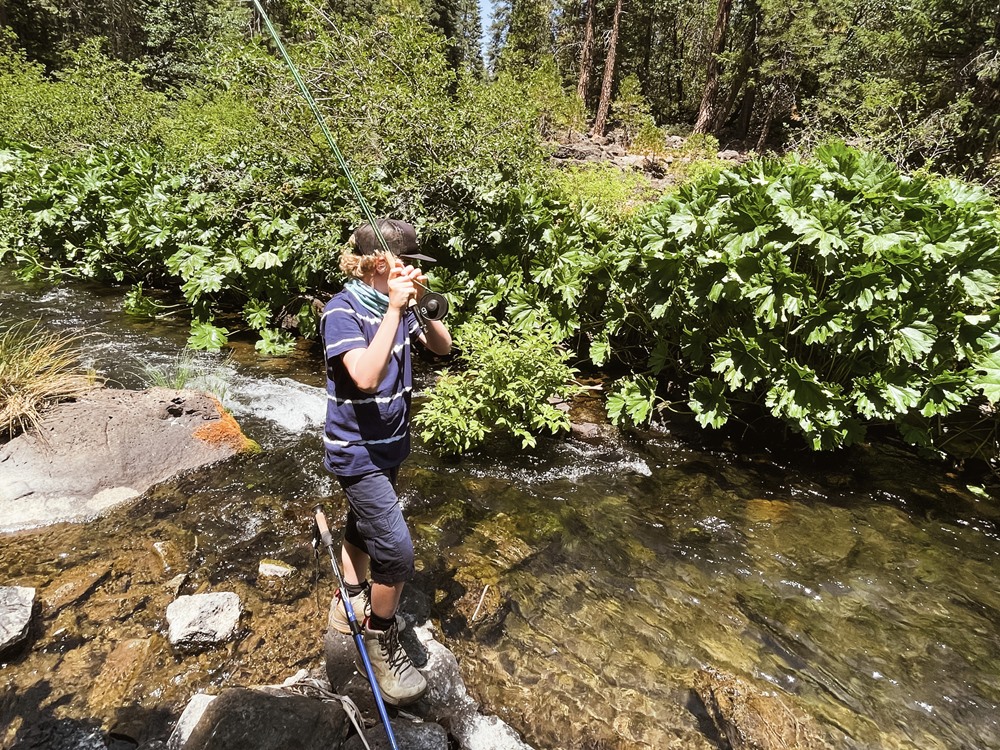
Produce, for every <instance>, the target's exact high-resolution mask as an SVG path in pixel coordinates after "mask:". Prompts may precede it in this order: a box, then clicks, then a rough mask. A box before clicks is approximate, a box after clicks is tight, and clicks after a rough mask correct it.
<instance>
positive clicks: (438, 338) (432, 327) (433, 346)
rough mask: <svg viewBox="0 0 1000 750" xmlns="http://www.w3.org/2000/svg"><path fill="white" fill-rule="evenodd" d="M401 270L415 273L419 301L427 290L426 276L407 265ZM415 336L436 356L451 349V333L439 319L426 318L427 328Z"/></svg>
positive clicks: (444, 353) (442, 354)
mask: <svg viewBox="0 0 1000 750" xmlns="http://www.w3.org/2000/svg"><path fill="white" fill-rule="evenodd" d="M403 270H404V272H406V271H410V270H412V271H414V272H415V274H416V275H415V276H414V278H415V279H416V281H417V282H419V285H418V286H417V287H416V295H415V297H416V300H417V302H420V300H421V299H422V298H423V296H424V294H425V293H426V290H427V277H426V276H424V274H423V273H421V272H420V270H419V269H414V268H413V267H412V266H407V267H406V268H404V269H403ZM417 338H418V339H419V341H420V343H421V344H423V345H424V346H426V347H427V348H428V349H430V350H431V351H432V352H434V353H435V354H437V355H438V356H441V357H443V356H444V355H446V354H448V353H449V352H450V351H451V333H449V332H448V327H447V326H445V324H444V323H442V322H441V321H440V320H428V321H427V328H426V329H425V330H423V331H421V333H420V335H419V336H418V337H417Z"/></svg>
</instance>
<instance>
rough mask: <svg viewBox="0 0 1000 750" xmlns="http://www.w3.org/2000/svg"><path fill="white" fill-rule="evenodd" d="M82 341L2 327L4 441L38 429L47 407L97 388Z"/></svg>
mask: <svg viewBox="0 0 1000 750" xmlns="http://www.w3.org/2000/svg"><path fill="white" fill-rule="evenodd" d="M80 344H81V337H80V336H76V335H72V334H63V333H51V332H48V331H44V330H41V329H40V328H39V327H38V326H37V324H36V325H30V324H26V323H18V324H10V323H3V324H0V438H12V437H14V436H15V435H17V434H18V433H19V432H21V431H23V430H26V429H28V428H30V427H33V426H35V425H37V424H38V421H39V419H40V413H41V411H42V410H43V409H44V408H45V406H46V405H48V404H52V403H55V402H58V401H64V400H66V399H72V398H76V397H78V396H81V395H83V394H84V393H86V392H87V391H89V390H91V389H93V388H95V387H97V385H98V383H97V380H96V378H95V377H94V375H93V373H92V372H90V371H89V370H87V369H85V368H84V367H82V366H81V365H80V363H79V358H80Z"/></svg>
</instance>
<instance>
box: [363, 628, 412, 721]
mask: <svg viewBox="0 0 1000 750" xmlns="http://www.w3.org/2000/svg"><path fill="white" fill-rule="evenodd" d="M364 640H365V651H367V652H368V660H369V661H370V662H371V664H372V671H373V672H374V673H375V679H376V680H377V681H378V686H379V690H380V691H381V693H382V698H383V700H385V702H386V703H391V704H392V705H393V706H405V705H407V704H409V703H413V702H415V701H418V700H420V698H421V697H422V696H423V694H424V693H425V692H427V680H425V679H424V676H423V675H422V674H420V672H418V671H417V668H416V667H415V666H413V662H412V661H410V657H409V656H408V655H407V654H406V651H405V650H404V649H403V647H402V645H401V644H400V643H399V628H398V627H397V626H396V623H393V624H392V626H391V627H390V628H389V629H388V630H372V629H371V628H369V627H368V620H367V619H366V620H365V629H364ZM357 665H358V670H359V671H360V672H361V673H362V674H364V671H365V667H364V664H363V663H362V662H361V659H360V657H359V658H358V660H357Z"/></svg>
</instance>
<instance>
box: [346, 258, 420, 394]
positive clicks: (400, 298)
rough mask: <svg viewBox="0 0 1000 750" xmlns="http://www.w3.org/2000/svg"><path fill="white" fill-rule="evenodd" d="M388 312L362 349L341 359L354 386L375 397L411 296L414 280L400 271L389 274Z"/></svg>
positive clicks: (352, 351) (398, 269) (351, 351)
mask: <svg viewBox="0 0 1000 750" xmlns="http://www.w3.org/2000/svg"><path fill="white" fill-rule="evenodd" d="M388 283H389V309H388V310H386V313H385V315H384V316H383V317H382V322H381V323H380V324H379V327H378V330H377V331H376V332H375V337H374V338H373V339H372V340H371V342H370V343H369V344H368V346H367V347H366V348H364V349H351V350H350V351H348V352H345V353H344V355H343V361H344V367H346V368H347V372H348V374H349V375H350V376H351V379H352V380H353V381H354V384H355V385H357V386H358V388H359V389H361V390H362V391H364V392H365V393H375V392H376V391H377V390H378V386H379V383H381V382H382V380H383V378H385V374H386V372H387V370H388V369H389V360H390V358H391V357H392V346H393V344H394V342H395V341H396V330H397V329H398V328H399V322H400V321H401V320H402V318H403V310H404V309H405V308H406V305H407V304H408V303H409V301H410V297H411V296H412V295H413V294H414V291H415V289H416V287H415V286H414V284H413V276H412V275H410V274H405V273H404V272H403V269H401V268H399V267H398V266H397V267H396V268H393V269H392V270H391V271H390V272H389V282H388Z"/></svg>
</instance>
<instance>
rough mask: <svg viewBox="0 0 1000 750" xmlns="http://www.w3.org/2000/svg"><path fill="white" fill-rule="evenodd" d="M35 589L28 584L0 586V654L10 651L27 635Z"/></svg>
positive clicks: (33, 604)
mask: <svg viewBox="0 0 1000 750" xmlns="http://www.w3.org/2000/svg"><path fill="white" fill-rule="evenodd" d="M34 606H35V590H34V589H33V588H29V587H28V586H0V654H3V653H6V652H7V651H12V650H13V649H15V648H16V647H17V646H20V645H21V644H22V643H23V642H24V641H25V640H26V639H27V637H28V626H29V625H30V624H31V613H32V610H33V609H34Z"/></svg>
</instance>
